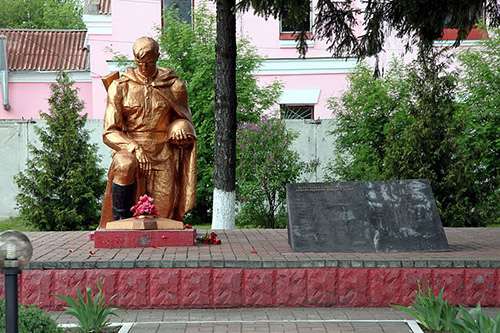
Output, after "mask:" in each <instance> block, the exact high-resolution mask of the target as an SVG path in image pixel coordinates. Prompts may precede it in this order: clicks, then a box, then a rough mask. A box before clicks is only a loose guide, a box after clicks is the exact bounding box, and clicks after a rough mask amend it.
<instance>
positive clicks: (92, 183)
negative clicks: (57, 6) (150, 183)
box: [15, 72, 105, 231]
mask: <svg viewBox="0 0 500 333" xmlns="http://www.w3.org/2000/svg"><path fill="white" fill-rule="evenodd" d="M73 84H74V82H73V81H71V80H70V78H69V76H68V74H67V73H64V72H60V73H59V74H58V76H57V84H52V85H51V87H50V89H51V96H50V98H49V104H50V108H49V112H48V113H42V117H43V118H44V119H45V120H46V122H47V127H46V128H43V127H36V128H35V130H36V133H37V135H38V137H39V140H40V142H41V147H40V148H38V147H35V146H33V145H31V146H30V147H29V149H30V154H31V159H29V160H28V162H27V168H26V170H25V171H24V172H20V173H19V174H18V175H17V176H16V177H15V180H16V183H17V185H18V187H19V192H20V193H19V194H18V195H17V197H16V201H17V206H18V208H19V210H20V212H21V216H22V217H24V218H25V219H26V220H27V221H28V222H29V223H30V224H31V225H33V226H35V227H37V228H39V229H40V230H47V231H49V230H52V231H62V230H88V229H90V228H93V227H95V226H96V225H97V224H98V220H99V216H100V200H101V197H102V194H103V193H104V188H105V182H104V169H102V168H100V167H99V166H98V162H99V157H98V155H97V146H96V145H95V144H94V145H92V144H90V143H89V142H88V141H89V134H88V131H87V130H85V128H84V126H85V123H86V120H87V116H86V115H81V114H80V113H81V111H82V110H83V107H84V102H82V101H81V100H80V99H79V98H78V91H77V89H75V88H73Z"/></svg>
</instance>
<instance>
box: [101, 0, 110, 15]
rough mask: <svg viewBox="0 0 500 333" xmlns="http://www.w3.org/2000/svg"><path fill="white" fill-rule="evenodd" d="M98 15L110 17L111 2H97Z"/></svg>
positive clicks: (105, 0)
mask: <svg viewBox="0 0 500 333" xmlns="http://www.w3.org/2000/svg"><path fill="white" fill-rule="evenodd" d="M99 14H101V15H111V0H101V1H100V2H99Z"/></svg>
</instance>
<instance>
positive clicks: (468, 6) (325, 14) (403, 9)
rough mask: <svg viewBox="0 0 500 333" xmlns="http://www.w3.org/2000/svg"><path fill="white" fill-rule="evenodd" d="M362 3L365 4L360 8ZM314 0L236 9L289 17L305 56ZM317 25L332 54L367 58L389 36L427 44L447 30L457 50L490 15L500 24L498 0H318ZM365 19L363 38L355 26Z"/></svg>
mask: <svg viewBox="0 0 500 333" xmlns="http://www.w3.org/2000/svg"><path fill="white" fill-rule="evenodd" d="M360 3H361V5H360ZM309 6H310V0H293V1H287V0H240V1H238V3H237V5H236V8H237V9H239V10H243V11H246V10H250V8H253V10H254V12H255V13H256V14H258V15H261V16H264V17H266V18H267V17H270V16H272V17H274V18H278V17H279V16H280V15H281V14H282V13H283V12H285V11H286V12H287V13H289V16H288V17H290V20H289V22H287V23H288V24H291V25H292V26H294V27H296V30H297V32H298V34H297V40H298V41H299V44H298V48H299V51H300V53H301V55H302V56H304V55H305V53H306V52H307V45H306V43H305V33H304V32H303V31H300V27H301V26H302V24H303V22H304V20H305V13H308V11H309ZM314 12H315V13H316V15H315V20H314V35H315V38H319V39H326V40H327V42H328V50H329V51H331V52H332V53H333V55H334V56H337V57H346V56H347V57H356V56H360V57H364V56H372V55H376V54H377V53H379V52H380V51H382V50H383V46H384V42H385V40H386V38H387V36H389V34H391V33H395V34H396V36H398V37H403V38H405V39H406V46H407V48H409V47H410V46H412V45H422V46H425V45H429V44H431V43H432V41H434V40H436V39H438V38H439V37H441V35H442V33H443V29H444V28H455V29H458V36H457V40H456V44H457V45H458V44H459V42H460V41H461V40H463V39H464V38H465V37H466V36H467V34H468V33H469V32H470V30H471V29H472V27H473V26H474V25H475V24H477V22H478V20H479V19H480V18H481V16H482V15H483V13H486V16H487V18H488V24H490V25H492V26H495V25H498V24H499V23H500V3H499V2H498V1H497V0H486V1H485V0H380V1H377V0H367V1H361V2H360V1H358V0H345V1H333V0H318V2H317V4H316V8H315V11H314ZM360 19H361V21H362V22H363V23H362V28H363V29H362V30H363V32H362V33H361V35H357V34H356V33H355V32H356V27H357V25H358V21H359V20H360Z"/></svg>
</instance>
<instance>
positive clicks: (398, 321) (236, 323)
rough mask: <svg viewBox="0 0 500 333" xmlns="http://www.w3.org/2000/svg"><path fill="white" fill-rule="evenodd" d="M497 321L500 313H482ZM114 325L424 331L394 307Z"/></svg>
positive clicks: (150, 313)
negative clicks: (496, 318)
mask: <svg viewBox="0 0 500 333" xmlns="http://www.w3.org/2000/svg"><path fill="white" fill-rule="evenodd" d="M483 310H484V312H486V313H487V314H489V315H490V316H492V317H496V316H497V314H498V312H499V310H500V309H499V308H484V309H483ZM50 314H51V316H52V318H54V319H55V320H57V322H58V323H60V324H68V323H75V320H74V318H73V317H71V316H68V315H65V314H63V312H61V311H52V312H50ZM118 314H119V315H120V317H119V318H115V320H114V322H116V323H128V326H131V328H130V330H129V331H128V332H130V333H146V332H147V333H149V332H151V333H153V332H155V333H163V332H221V333H222V332H228V333H229V332H230V333H234V332H262V333H265V332H283V333H285V332H286V333H293V332H332V333H347V332H356V333H363V332H366V333H405V332H415V333H416V332H421V331H419V330H418V328H417V327H416V326H417V325H416V323H415V322H414V320H413V319H414V318H412V317H411V316H410V315H408V314H407V313H405V312H403V311H400V310H397V309H394V308H259V309H217V310H215V309H176V310H128V312H127V313H126V314H125V313H123V312H121V311H119V312H118Z"/></svg>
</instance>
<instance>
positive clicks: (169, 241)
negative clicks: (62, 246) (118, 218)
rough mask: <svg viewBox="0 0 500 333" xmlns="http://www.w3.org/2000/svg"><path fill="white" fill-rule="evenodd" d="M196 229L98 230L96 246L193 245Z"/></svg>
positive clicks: (95, 233) (95, 240) (95, 237)
mask: <svg viewBox="0 0 500 333" xmlns="http://www.w3.org/2000/svg"><path fill="white" fill-rule="evenodd" d="M195 236H196V230H195V229H183V230H96V231H95V232H94V237H93V238H94V247H95V248H98V249H99V248H133V247H166V246H193V245H194V238H195Z"/></svg>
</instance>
